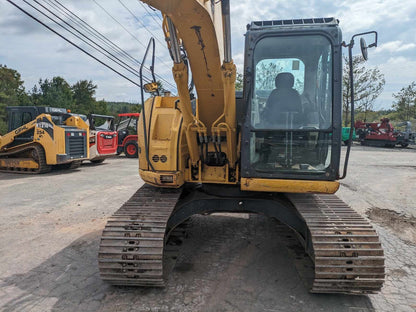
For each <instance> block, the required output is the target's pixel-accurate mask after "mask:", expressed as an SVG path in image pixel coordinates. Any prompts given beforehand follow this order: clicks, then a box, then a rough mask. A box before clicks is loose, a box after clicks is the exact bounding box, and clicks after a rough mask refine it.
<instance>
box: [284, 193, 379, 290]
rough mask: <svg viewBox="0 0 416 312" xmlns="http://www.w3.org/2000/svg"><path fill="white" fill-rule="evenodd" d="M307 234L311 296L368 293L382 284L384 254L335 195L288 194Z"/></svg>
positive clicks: (358, 218)
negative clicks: (311, 265)
mask: <svg viewBox="0 0 416 312" xmlns="http://www.w3.org/2000/svg"><path fill="white" fill-rule="evenodd" d="M287 196H288V197H289V199H290V201H291V202H292V203H293V205H294V206H295V207H296V209H297V210H298V212H299V213H300V214H301V216H302V218H303V219H304V221H305V222H306V224H307V226H308V229H309V231H310V234H311V243H312V247H313V251H312V252H311V253H310V256H311V258H312V261H313V262H314V264H315V279H314V281H313V285H312V289H311V292H313V293H346V294H369V293H375V292H377V291H379V290H380V289H381V287H382V286H383V283H384V276H385V268H384V252H383V249H382V247H381V243H380V240H379V237H378V235H377V233H376V231H375V230H374V229H373V227H372V226H371V224H370V223H369V222H368V221H367V220H366V219H364V218H363V217H361V216H360V215H359V214H357V213H356V212H355V211H354V210H353V209H352V208H351V207H349V206H348V205H347V204H345V203H344V202H343V201H341V200H340V199H339V198H338V197H336V196H335V195H312V194H288V195H287Z"/></svg>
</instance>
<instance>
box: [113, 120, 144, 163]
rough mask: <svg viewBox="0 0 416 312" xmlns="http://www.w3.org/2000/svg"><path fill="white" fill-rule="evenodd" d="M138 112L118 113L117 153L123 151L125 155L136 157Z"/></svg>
mask: <svg viewBox="0 0 416 312" xmlns="http://www.w3.org/2000/svg"><path fill="white" fill-rule="evenodd" d="M139 116H140V114H139V113H123V114H118V117H120V122H119V123H118V125H117V133H118V147H117V155H119V154H121V153H122V152H124V154H125V155H126V157H129V158H137V155H138V149H139V148H138V145H137V121H138V120H139Z"/></svg>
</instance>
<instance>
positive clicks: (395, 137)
mask: <svg viewBox="0 0 416 312" xmlns="http://www.w3.org/2000/svg"><path fill="white" fill-rule="evenodd" d="M354 127H355V131H356V133H357V135H358V137H359V140H360V142H361V144H362V145H370V146H385V147H395V146H396V145H397V144H400V145H401V146H402V147H406V146H408V145H409V142H406V139H405V137H404V136H403V134H402V133H401V132H398V131H395V130H394V128H393V126H392V125H391V123H390V120H389V119H388V118H383V119H381V120H380V123H376V122H370V123H369V122H363V121H360V120H357V121H356V122H355V124H354Z"/></svg>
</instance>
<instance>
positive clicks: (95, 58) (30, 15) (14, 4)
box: [7, 0, 142, 88]
mask: <svg viewBox="0 0 416 312" xmlns="http://www.w3.org/2000/svg"><path fill="white" fill-rule="evenodd" d="M7 2H9V3H10V4H12V5H13V6H15V7H16V8H17V9H19V10H20V11H22V12H23V13H24V14H26V15H27V16H29V17H30V18H32V19H33V20H35V21H36V22H38V23H39V24H41V25H42V26H44V27H46V28H47V29H48V30H50V31H51V32H53V33H54V34H56V35H58V36H59V37H60V38H62V39H64V40H65V41H66V42H68V43H70V44H71V45H73V46H74V47H76V48H77V49H79V50H81V51H82V52H84V53H85V54H87V55H88V56H90V57H91V58H93V59H94V60H96V61H97V62H99V63H100V64H102V65H104V66H105V67H107V68H108V69H110V70H112V71H113V72H115V73H116V74H118V75H119V76H121V77H123V78H124V79H126V80H127V81H129V82H131V83H132V84H134V85H135V86H137V87H139V88H141V87H142V86H141V85H140V84H138V83H136V82H135V81H133V80H131V79H130V78H128V77H127V76H125V75H123V74H122V73H120V72H119V71H117V70H116V69H114V68H112V67H111V66H110V65H108V64H106V63H104V62H103V61H101V60H100V59H98V58H97V57H95V56H94V55H92V54H91V53H89V52H88V51H86V50H85V49H83V48H81V47H80V46H79V45H77V44H76V43H74V42H72V41H71V40H69V39H68V38H66V37H64V36H63V35H61V34H60V33H58V32H57V31H56V30H54V29H52V28H51V27H49V26H48V25H46V24H45V23H43V22H42V21H41V20H39V19H38V18H36V17H35V16H33V15H32V14H30V13H29V12H27V11H26V10H24V9H23V8H22V7H20V6H18V5H17V4H16V3H14V2H13V1H11V0H7Z"/></svg>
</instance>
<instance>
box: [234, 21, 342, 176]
mask: <svg viewBox="0 0 416 312" xmlns="http://www.w3.org/2000/svg"><path fill="white" fill-rule="evenodd" d="M341 42H342V35H341V30H340V28H339V27H338V22H337V20H335V19H334V18H319V19H302V20H283V21H279V20H278V21H262V22H252V23H251V25H250V26H249V27H248V31H247V34H246V55H245V71H246V80H245V90H244V102H246V103H247V106H248V107H247V109H246V115H245V120H244V127H243V128H242V129H243V131H242V136H243V140H242V143H243V146H242V149H241V154H242V159H241V162H242V170H241V174H242V177H248V178H268V179H282V178H283V179H300V180H302V179H305V180H328V181H334V180H336V179H337V178H338V169H339V159H340V148H341V146H340V143H339V142H340V141H341V87H342V86H341V83H342V79H341V78H342V59H341V55H342V53H341Z"/></svg>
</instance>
